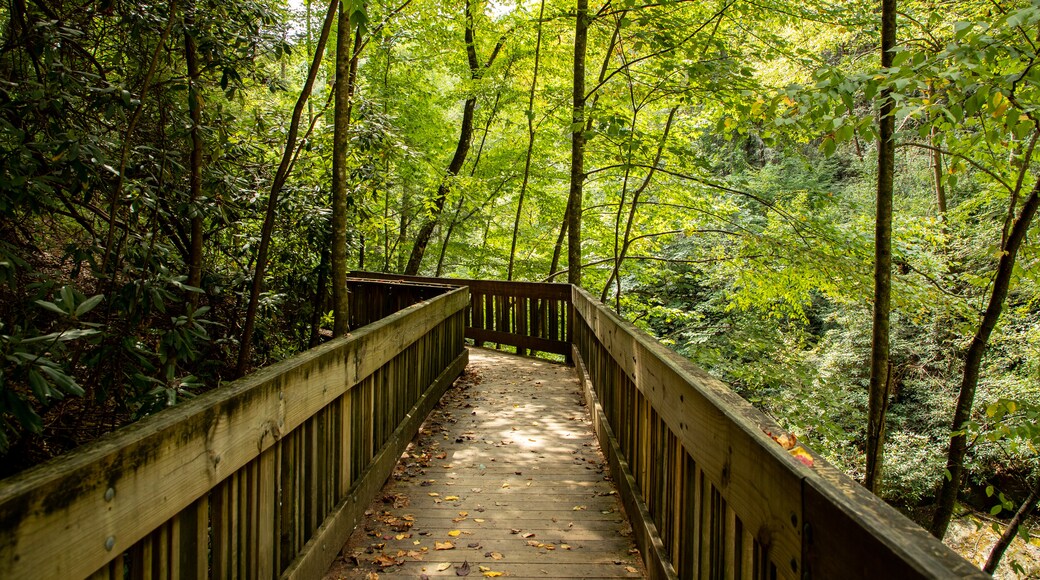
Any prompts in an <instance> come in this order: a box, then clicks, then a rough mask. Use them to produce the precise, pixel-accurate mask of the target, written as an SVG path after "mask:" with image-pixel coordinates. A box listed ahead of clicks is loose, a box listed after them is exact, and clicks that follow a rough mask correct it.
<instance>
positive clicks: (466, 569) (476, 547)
mask: <svg viewBox="0 0 1040 580" xmlns="http://www.w3.org/2000/svg"><path fill="white" fill-rule="evenodd" d="M436 576H449V577H456V576H472V577H474V578H481V577H486V578H496V577H509V578H641V577H643V568H642V563H641V561H640V555H639V552H638V551H637V550H636V548H635V543H634V542H633V540H632V530H631V527H630V526H629V524H628V520H627V517H626V516H625V513H624V510H623V509H622V507H621V503H620V501H619V500H618V498H617V492H616V490H615V488H614V484H613V483H612V482H611V479H610V475H609V471H608V470H607V468H606V464H605V461H604V459H603V455H602V454H601V452H600V450H599V445H598V444H597V442H596V439H595V435H594V434H593V431H592V425H591V422H590V420H589V416H588V411H587V409H586V408H585V406H584V403H583V401H582V398H581V395H580V391H579V386H578V380H577V377H576V376H575V372H574V369H573V368H571V367H566V366H563V365H559V364H555V363H551V362H547V361H543V360H539V359H534V358H526V357H519V356H515V355H511V354H505V353H501V352H498V351H493V350H487V349H478V348H471V349H470V363H469V367H468V368H467V370H466V374H465V375H463V377H461V378H460V379H459V380H458V381H457V382H456V384H455V385H454V386H453V387H452V388H451V389H450V390H449V391H448V393H447V394H446V395H445V396H444V398H443V399H442V400H441V402H440V404H439V405H438V407H437V408H436V409H435V410H434V411H433V413H432V414H431V415H430V417H429V418H428V419H427V421H426V423H425V424H424V425H423V427H422V429H421V430H420V432H419V436H418V437H417V438H416V441H414V442H413V443H412V445H410V446H409V449H408V451H407V452H406V453H405V455H404V456H403V457H402V459H401V461H400V462H399V463H398V464H397V467H396V468H395V470H394V474H393V476H392V477H391V479H390V481H389V482H387V485H386V487H385V488H384V489H383V492H382V493H381V494H380V495H379V496H378V498H377V499H376V501H375V502H374V503H373V504H372V506H370V508H369V509H368V510H367V511H366V518H365V520H364V521H363V522H362V523H361V524H360V525H359V526H358V527H357V529H356V530H355V531H354V534H353V535H352V536H351V538H350V540H349V542H348V543H347V545H346V546H345V547H344V548H343V551H342V552H341V554H340V557H339V558H338V559H337V560H336V562H335V563H333V565H332V567H331V568H330V570H329V572H328V574H327V575H326V580H330V579H373V578H383V577H386V578H391V577H401V578H426V577H436Z"/></svg>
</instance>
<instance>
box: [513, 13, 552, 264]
mask: <svg viewBox="0 0 1040 580" xmlns="http://www.w3.org/2000/svg"><path fill="white" fill-rule="evenodd" d="M544 16H545V0H542V1H541V4H540V7H539V9H538V38H537V40H536V41H535V45H534V72H533V73H532V76H531V92H530V93H529V94H528V97H527V155H526V156H525V157H524V181H523V183H521V184H520V195H519V196H518V197H519V199H518V200H517V202H516V219H515V220H514V221H513V241H512V243H511V244H510V245H509V267H508V269H507V270H506V280H512V279H513V265H514V263H515V260H516V240H517V238H518V237H519V235H520V217H521V216H522V215H523V211H524V195H525V194H526V193H527V183H528V181H529V179H530V176H531V156H532V154H533V153H534V133H535V132H534V94H535V90H536V89H537V88H538V65H539V64H540V63H541V57H542V18H543V17H544Z"/></svg>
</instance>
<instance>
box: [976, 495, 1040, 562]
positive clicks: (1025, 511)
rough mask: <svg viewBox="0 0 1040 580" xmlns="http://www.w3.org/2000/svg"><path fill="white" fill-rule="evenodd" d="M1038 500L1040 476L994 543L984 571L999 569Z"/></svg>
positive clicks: (1039, 497) (1039, 496) (1039, 498)
mask: <svg viewBox="0 0 1040 580" xmlns="http://www.w3.org/2000/svg"><path fill="white" fill-rule="evenodd" d="M1038 500H1040V477H1037V478H1036V483H1035V484H1034V485H1033V489H1032V491H1030V492H1029V497H1027V498H1026V500H1025V501H1023V502H1022V505H1020V506H1018V511H1016V512H1015V515H1014V516H1013V517H1012V518H1011V521H1010V522H1008V525H1007V528H1005V529H1004V533H1003V534H1001V535H1000V539H999V540H997V543H996V544H994V545H993V549H992V550H990V552H989V558H987V559H986V565H985V566H983V567H982V571H983V572H985V573H987V574H992V573H994V572H996V571H997V566H998V565H999V564H1000V559H1001V558H1003V557H1004V552H1006V551H1007V549H1008V546H1010V545H1011V540H1014V539H1015V536H1016V535H1017V534H1018V528H1019V527H1020V526H1021V525H1022V522H1024V521H1025V519H1026V518H1028V517H1029V514H1031V513H1033V510H1034V509H1036V503H1037V501H1038Z"/></svg>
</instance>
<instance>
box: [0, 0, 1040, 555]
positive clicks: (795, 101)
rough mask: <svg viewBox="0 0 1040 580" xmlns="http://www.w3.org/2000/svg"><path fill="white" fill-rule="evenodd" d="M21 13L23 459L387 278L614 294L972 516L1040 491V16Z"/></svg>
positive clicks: (314, 336) (300, 336)
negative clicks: (353, 276) (1039, 223)
mask: <svg viewBox="0 0 1040 580" xmlns="http://www.w3.org/2000/svg"><path fill="white" fill-rule="evenodd" d="M886 14H887V15H890V16H891V17H892V20H891V23H892V28H891V30H892V33H893V34H894V37H893V38H894V45H892V46H893V48H891V49H886V50H882V47H883V43H882V37H883V29H885V25H884V24H883V22H884V17H885V16H886ZM0 27H2V28H0V36H2V42H3V48H2V50H0V155H2V156H3V161H2V163H0V350H2V352H3V362H2V365H3V366H2V367H0V453H2V454H3V456H4V463H3V465H4V470H5V473H6V474H10V473H13V472H16V471H18V470H19V469H22V468H24V467H26V466H28V465H32V464H34V463H37V462H39V461H41V460H44V459H46V458H48V457H51V456H54V455H56V454H59V453H61V452H63V451H66V450H69V449H71V448H73V447H75V446H77V445H79V444H81V443H83V442H85V441H88V440H91V439H93V438H95V437H97V436H98V435H99V434H102V433H104V432H107V431H109V430H111V429H113V428H116V427H118V426H120V425H124V424H126V423H129V422H131V421H133V420H134V419H136V418H139V417H142V416H145V415H148V414H151V413H154V412H156V411H158V410H161V409H163V408H165V407H168V406H171V405H174V404H176V403H177V402H178V401H181V400H183V399H185V398H190V397H192V396H195V395H197V394H198V393H201V392H203V391H205V390H208V389H212V388H217V387H219V386H220V385H221V384H223V383H225V382H227V381H229V380H231V379H233V378H236V377H238V376H241V375H242V374H244V373H245V372H248V371H249V370H250V369H255V368H258V367H261V366H264V365H266V364H269V363H271V362H273V361H277V360H280V359H284V358H286V357H288V356H291V355H293V354H295V353H298V352H301V351H302V350H305V349H307V348H309V347H311V346H314V345H316V344H318V343H319V342H321V341H323V340H326V339H328V338H330V337H332V336H336V335H341V334H343V333H344V332H346V331H347V330H349V329H348V328H347V325H346V320H347V316H346V308H347V306H346V290H345V285H344V284H345V278H346V276H347V272H349V271H350V270H354V269H358V270H372V271H383V272H395V273H409V274H423V275H435V276H457V277H470V278H496V279H510V280H539V281H541V280H546V281H559V282H562V281H571V282H573V283H579V284H581V285H582V286H583V287H585V288H586V289H588V290H590V291H591V292H592V293H593V294H595V295H597V296H598V297H600V299H601V300H603V301H604V302H605V303H607V304H608V305H609V306H611V307H612V308H614V309H615V310H616V311H617V312H618V313H620V314H621V315H622V316H624V317H626V318H627V319H628V320H629V321H631V322H633V323H634V324H636V325H637V326H639V327H640V328H642V329H644V330H646V331H647V332H649V333H650V334H652V335H654V336H655V337H657V338H658V339H659V340H661V341H662V342H663V343H664V344H666V345H668V346H669V347H671V348H673V349H674V350H676V351H677V352H678V353H680V354H682V355H684V356H686V357H688V358H690V359H691V360H693V361H694V362H695V363H697V364H698V365H700V366H702V367H703V368H705V369H706V370H708V371H709V372H711V373H713V374H714V375H716V376H718V377H719V378H720V379H722V380H724V381H725V382H727V383H728V384H729V385H731V386H732V387H733V388H734V389H735V390H737V391H738V392H739V393H740V394H741V395H743V396H744V397H746V398H747V399H748V400H750V401H752V402H753V403H754V404H755V405H756V406H758V407H759V408H761V409H763V410H764V411H766V412H767V413H769V414H770V415H772V416H773V417H775V418H776V419H777V420H778V421H779V422H780V423H781V424H783V425H784V426H785V427H787V428H789V429H791V430H792V431H794V432H796V433H797V434H798V436H799V437H800V438H802V439H804V440H806V441H807V442H808V443H809V444H810V445H811V446H812V447H813V448H814V449H816V450H817V451H819V452H820V453H821V454H822V455H824V456H826V457H827V458H828V459H829V460H830V461H832V462H833V463H835V464H836V465H838V466H839V467H841V468H842V469H844V470H845V471H846V472H848V473H849V474H851V475H852V476H853V477H855V478H857V479H859V480H864V481H869V482H871V483H870V486H871V487H872V488H873V489H874V490H875V491H876V492H877V493H879V494H880V495H881V496H882V497H884V498H885V499H886V500H888V501H890V502H892V503H894V504H897V505H899V506H903V507H905V508H906V509H907V510H916V511H914V512H913V513H914V514H915V517H917V518H918V519H919V520H920V521H921V522H922V523H923V524H924V525H925V526H926V527H930V528H931V530H932V531H933V533H935V534H936V535H938V536H940V537H941V536H942V535H943V534H944V533H945V531H946V526H947V525H948V524H949V517H950V514H949V513H947V514H944V510H946V511H950V513H952V510H953V508H954V506H955V501H954V500H955V499H957V498H958V497H960V498H961V500H962V501H964V502H965V503H966V504H968V505H971V506H973V507H974V508H975V509H979V510H983V511H989V512H991V513H992V514H994V515H995V516H999V517H1001V518H1006V517H1010V516H1011V515H1012V514H1014V513H1024V514H1028V511H1029V510H1027V509H1025V508H1027V507H1028V508H1029V509H1032V508H1031V506H1030V505H1029V504H1030V502H1032V504H1033V505H1035V503H1036V498H1037V495H1038V487H1037V486H1038V485H1040V470H1038V453H1037V446H1038V445H1040V427H1038V418H1040V302H1038V301H1040V278H1038V276H1040V264H1038V257H1040V256H1038V250H1040V246H1038V244H1037V239H1036V237H1037V236H1036V231H1037V227H1036V226H1035V225H1034V223H1035V219H1034V216H1035V214H1036V211H1037V205H1038V190H1040V172H1038V168H1040V151H1038V150H1037V147H1036V145H1037V141H1038V139H1040V70H1038V67H1036V66H1035V65H1036V64H1037V58H1038V46H1037V42H1038V41H1037V38H1040V35H1038V33H1040V4H1037V3H1033V2H1024V1H1017V2H1016V1H999V0H995V1H987V2H981V1H963V2H938V1H934V2H933V1H912V2H911V1H908V0H906V1H903V2H900V3H899V5H898V7H896V6H895V2H894V1H892V0H886V2H885V3H882V4H876V3H868V2H858V1H853V2H840V3H832V2H815V1H810V2H797V3H790V2H784V3H781V2H773V1H772V0H756V1H744V0H717V1H715V0H713V1H708V2H692V1H688V0H667V1H663V2H658V1H652V0H648V1H637V0H599V1H594V2H591V3H590V2H588V0H575V1H573V2H572V1H566V2H562V1H559V0H526V1H522V2H512V1H507V2H497V1H486V0H453V1H445V0H389V1H385V2H384V1H383V0H371V1H369V2H364V1H363V0H345V1H344V2H343V3H342V4H340V3H339V2H335V1H332V2H315V1H313V0H303V1H302V2H292V3H288V4H287V3H285V2H283V1H277V0H227V1H219V2H217V1H213V0H168V1H164V2H125V1H122V0H98V1H91V0H85V1H68V0H12V1H11V2H9V3H6V4H5V5H4V6H2V7H0ZM883 55H885V57H884V58H882V57H883ZM884 119H888V120H889V121H890V128H889V129H886V128H885V125H884V123H882V122H881V121H882V120H884ZM885 144H887V145H888V146H889V147H888V148H886V147H883V146H882V145H885ZM886 149H890V152H889V153H888V154H887V155H888V156H889V157H888V160H889V161H888V162H885V161H883V159H885V158H886V157H885V155H886V153H885V151H886ZM879 154H880V157H879ZM879 160H881V161H879ZM1034 163H1037V165H1034ZM886 167H888V168H890V169H885V168H886ZM886 176H888V177H887V178H886ZM886 179H887V181H886ZM885 183H888V184H889V186H888V187H887V189H888V190H889V193H888V196H889V197H888V198H885V197H883V193H884V192H883V190H884V189H886V186H884V184H885ZM884 199H889V200H890V201H889V202H883V203H879V200H884ZM886 204H890V206H891V214H890V216H889V217H888V218H887V219H888V222H887V223H888V225H887V228H888V229H887V230H886V229H884V227H885V224H886V221H885V218H884V217H883V216H884V214H885V211H882V210H884V208H885V207H887V205H886ZM886 231H887V232H888V234H885V235H887V236H889V237H890V241H888V242H885V244H886V245H884V246H879V245H876V244H875V240H876V239H877V240H882V239H888V238H883V237H878V236H879V232H886ZM879 248H887V254H886V253H885V252H880V250H879ZM876 251H878V252H880V253H877V254H876ZM876 255H877V256H878V259H877V260H876ZM883 255H887V258H886V259H887V263H886V262H885V259H881V258H882V256H883ZM885 280H887V282H885ZM879 284H882V285H883V284H888V289H887V290H886V292H888V294H885V296H886V298H884V300H883V301H879V297H881V296H882V294H880V293H879V292H880V290H879V288H880V286H879ZM889 295H890V298H888V297H887V296H889ZM877 305H880V306H879V307H878V308H875V306H877ZM879 310H880V311H883V312H879ZM881 314H883V315H884V316H883V320H884V322H883V324H884V326H883V327H882V326H878V324H879V321H881V320H882V318H879V316H880V315H881ZM879 328H884V333H883V334H878V329H879ZM872 335H873V337H874V338H873V340H872ZM879 336H880V337H882V338H880V339H879V338H878V337H879ZM879 340H882V341H883V342H884V349H883V351H884V356H883V357H882V358H878V356H879V354H878V353H879V352H880V351H879V350H878V348H879V345H880V343H879ZM872 368H873V371H872ZM872 421H873V423H872ZM868 424H870V425H873V427H871V428H868ZM868 455H870V456H871V457H872V459H870V460H868ZM868 472H870V474H872V475H870V474H868ZM875 475H876V476H877V477H876V485H874V483H873V482H874V481H875V479H874V476H875ZM1030 498H1031V499H1030ZM922 510H923V511H922ZM1023 510H1024V511H1023ZM933 512H934V514H935V515H934V517H933V515H932V514H933ZM944 519H945V522H943V521H942V520H944ZM1000 522H1001V525H1003V524H1004V523H1006V522H1003V520H1000ZM998 527H1000V526H998ZM1004 527H1007V526H1004ZM1012 527H1013V528H1014V529H1012V530H1011V533H1012V534H1014V533H1016V532H1017V533H1021V534H1027V533H1028V532H1026V529H1027V528H1026V527H1024V526H1022V527H1020V526H1018V525H1017V524H1016V525H1014V526H1012ZM997 560H999V556H998V557H997ZM993 565H994V566H995V565H996V564H995V563H994V564H993ZM1015 565H1016V566H1019V567H1021V565H1020V564H1018V563H1015Z"/></svg>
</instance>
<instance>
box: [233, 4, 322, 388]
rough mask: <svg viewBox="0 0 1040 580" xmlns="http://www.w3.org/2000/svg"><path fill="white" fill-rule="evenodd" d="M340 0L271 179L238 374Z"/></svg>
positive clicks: (245, 359)
mask: <svg viewBox="0 0 1040 580" xmlns="http://www.w3.org/2000/svg"><path fill="white" fill-rule="evenodd" d="M338 3H339V0H331V1H330V2H329V8H328V11H327V12H326V14H325V22H324V23H323V24H322V27H321V33H320V34H319V35H318V44H317V46H316V47H315V50H314V58H313V59H312V60H311V66H310V69H309V70H308V72H307V80H306V82H304V84H303V89H301V90H300V96H299V97H298V98H297V99H296V106H295V107H294V108H293V114H292V120H291V121H290V123H289V133H288V134H287V135H286V138H285V149H284V150H283V151H282V160H281V162H280V163H279V165H278V170H277V171H276V172H275V175H274V180H273V181H272V182H271V191H270V193H269V194H268V196H267V211H266V212H265V213H264V223H263V226H262V227H261V229H260V247H259V248H258V249H257V255H256V265H255V271H254V273H253V283H252V286H251V287H250V290H249V305H248V306H247V307H246V321H245V325H244V327H243V329H242V337H241V338H240V339H239V347H238V364H237V365H236V367H235V374H236V375H238V376H242V375H244V374H245V373H246V370H247V369H248V368H249V354H250V351H251V347H252V341H253V331H254V330H255V329H256V311H257V308H258V307H259V305H260V289H261V288H262V287H263V283H264V272H265V270H266V269H267V254H268V252H269V251H270V249H271V237H272V236H273V234H274V221H275V213H276V210H277V208H278V196H279V194H281V191H282V188H283V187H285V181H286V180H287V179H288V178H289V166H290V163H291V162H292V158H293V154H294V150H295V148H296V137H297V135H298V134H299V132H300V119H301V117H303V109H304V107H305V106H306V104H307V99H309V98H310V96H311V90H312V89H313V88H314V79H315V78H317V76H318V69H319V68H321V59H322V56H323V55H324V54H325V44H326V42H328V39H329V33H330V31H331V30H332V22H333V20H335V18H336V6H337V5H338Z"/></svg>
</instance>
